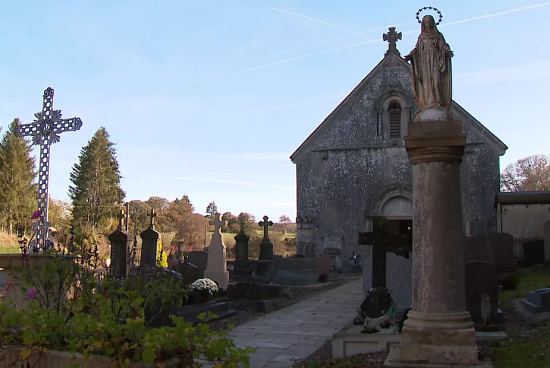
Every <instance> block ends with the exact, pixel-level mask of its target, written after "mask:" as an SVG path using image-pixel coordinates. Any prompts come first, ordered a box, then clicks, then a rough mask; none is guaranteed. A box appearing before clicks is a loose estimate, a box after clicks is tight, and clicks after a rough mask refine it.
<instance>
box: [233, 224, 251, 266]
mask: <svg viewBox="0 0 550 368" xmlns="http://www.w3.org/2000/svg"><path fill="white" fill-rule="evenodd" d="M234 239H235V261H248V241H249V240H250V237H249V236H248V235H246V234H245V232H244V229H243V227H242V225H241V231H239V233H238V234H237V235H235V237H234Z"/></svg>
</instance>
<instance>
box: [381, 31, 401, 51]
mask: <svg viewBox="0 0 550 368" xmlns="http://www.w3.org/2000/svg"><path fill="white" fill-rule="evenodd" d="M388 30H389V32H388V33H383V34H382V39H383V40H384V41H388V51H386V53H385V54H384V55H385V56H387V55H388V54H389V53H390V52H392V53H394V54H396V55H399V56H401V53H399V50H398V49H397V46H396V43H397V41H398V40H400V39H401V37H402V35H401V32H399V33H398V32H395V27H390V28H388Z"/></svg>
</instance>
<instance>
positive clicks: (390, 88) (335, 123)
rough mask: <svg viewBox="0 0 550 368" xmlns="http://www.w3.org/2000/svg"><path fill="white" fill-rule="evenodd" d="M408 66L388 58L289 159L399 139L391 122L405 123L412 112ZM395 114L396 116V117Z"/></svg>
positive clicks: (396, 130)
mask: <svg viewBox="0 0 550 368" xmlns="http://www.w3.org/2000/svg"><path fill="white" fill-rule="evenodd" d="M409 73H410V71H409V66H408V64H407V63H405V61H403V59H402V58H401V57H400V56H397V55H396V54H393V53H390V54H388V55H387V56H386V57H385V58H384V59H383V60H382V61H381V62H380V63H379V64H378V65H377V66H376V67H375V68H374V69H373V70H372V71H371V72H370V73H369V74H368V75H367V76H366V77H365V78H364V79H363V80H362V81H361V82H360V83H359V84H358V85H357V87H355V88H354V89H353V91H351V93H350V94H349V95H348V96H346V98H345V99H344V100H343V101H342V102H341V103H340V104H339V105H338V106H337V107H336V108H335V109H334V111H332V113H330V114H329V115H328V116H327V118H326V119H325V120H324V121H323V122H322V123H321V124H320V125H319V126H318V127H317V129H315V131H313V133H311V134H310V136H309V137H308V138H307V139H306V140H305V141H304V142H303V143H302V145H301V146H300V147H299V148H298V149H297V150H296V151H295V152H294V153H293V154H292V156H291V157H290V158H291V160H292V161H293V162H296V160H297V159H298V158H299V157H300V155H301V154H302V153H304V152H308V151H312V150H319V151H322V150H326V149H331V150H334V149H356V148H364V147H365V146H374V145H377V146H380V145H384V144H388V140H390V138H392V137H393V138H397V135H398V133H400V134H399V135H400V136H399V137H398V138H399V140H400V139H401V137H402V136H403V133H405V132H402V131H400V128H399V127H396V124H395V123H394V124H393V127H391V126H390V124H389V123H390V121H389V120H390V116H389V115H390V111H391V110H393V111H391V113H392V115H393V121H394V122H395V121H396V120H398V121H401V120H409V119H410V117H411V113H412V111H413V105H412V104H413V102H412V87H411V83H410V76H409ZM392 103H393V104H392ZM396 110H400V111H398V113H399V115H398V114H397V111H396Z"/></svg>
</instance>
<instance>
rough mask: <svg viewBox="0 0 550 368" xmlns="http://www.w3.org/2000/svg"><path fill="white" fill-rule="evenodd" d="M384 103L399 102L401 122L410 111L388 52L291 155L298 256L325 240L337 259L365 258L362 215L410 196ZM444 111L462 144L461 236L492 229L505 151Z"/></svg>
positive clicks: (404, 69) (405, 85) (407, 91)
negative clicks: (457, 126)
mask: <svg viewBox="0 0 550 368" xmlns="http://www.w3.org/2000/svg"><path fill="white" fill-rule="evenodd" d="M391 99H396V100H398V101H399V102H400V103H401V105H402V107H403V112H402V123H403V124H405V125H406V124H407V123H408V122H409V121H410V120H412V112H413V111H414V106H413V97H412V88H411V83H410V76H409V66H408V65H407V64H406V63H404V62H403V61H402V59H401V58H399V57H397V56H395V55H393V54H390V55H389V56H387V57H386V58H385V59H384V60H383V61H382V62H381V63H380V64H379V65H378V66H377V67H376V68H375V69H374V70H373V71H372V72H371V73H370V74H369V75H368V76H367V77H366V78H365V79H364V80H363V81H362V82H361V83H360V84H359V85H358V86H357V88H355V89H354V90H353V91H352V92H351V94H350V95H349V96H348V97H347V98H346V99H345V100H344V101H343V102H342V103H341V104H340V105H339V106H338V107H337V108H336V109H335V110H334V112H333V113H331V114H330V115H329V117H328V118H327V119H326V120H325V121H324V122H323V123H322V124H321V125H320V126H319V127H318V128H317V129H316V130H315V132H314V133H312V135H311V136H310V137H309V138H308V139H307V140H306V141H305V142H304V143H303V144H302V146H301V147H300V148H299V149H298V150H297V151H296V152H295V153H294V154H293V156H292V159H293V161H294V162H295V164H296V183H297V212H298V213H297V221H298V222H299V223H302V228H304V229H307V231H303V234H301V231H300V224H299V225H298V239H297V243H298V250H299V251H300V250H302V249H304V250H305V249H308V252H307V253H310V254H319V253H321V252H322V250H323V247H324V246H325V245H326V243H327V241H328V242H330V243H333V241H332V240H330V239H335V238H339V239H341V248H342V254H343V256H344V257H349V256H351V254H352V252H357V253H359V254H361V255H362V256H363V257H367V258H368V257H369V252H367V249H366V247H365V246H360V245H359V244H358V243H359V239H358V235H359V233H360V232H368V231H371V228H370V218H371V217H372V216H379V215H380V213H379V212H380V207H381V203H382V201H383V200H384V199H385V198H387V197H388V195H389V194H391V193H393V194H395V195H403V196H408V197H410V196H411V193H412V173H411V165H410V163H409V159H408V156H407V153H406V151H405V148H404V144H403V140H402V138H397V139H396V138H390V136H389V127H388V124H387V119H386V118H385V110H384V107H385V106H386V105H387V101H388V100H391ZM452 111H453V115H455V117H456V118H457V119H458V120H461V121H463V122H464V132H465V135H466V139H467V147H466V154H465V156H464V162H463V164H462V165H461V174H462V183H461V186H462V201H463V217H464V218H463V222H464V228H465V230H466V232H467V233H468V234H469V235H480V234H482V233H491V232H495V231H496V211H495V207H494V200H495V196H496V194H497V193H498V190H499V172H500V170H499V155H501V154H503V152H504V149H505V146H504V145H503V144H502V142H500V144H501V146H498V143H497V144H495V142H494V141H495V140H496V138H494V136H492V134H491V133H490V132H488V131H487V130H486V129H485V128H484V127H483V126H482V125H481V124H479V123H478V122H477V121H475V119H474V118H473V117H471V116H470V115H469V114H468V113H467V112H466V111H465V110H463V109H462V108H461V107H460V106H458V105H456V104H455V105H453V110H452ZM404 130H406V129H402V132H403V131H404ZM502 147H504V148H502ZM306 232H307V234H306ZM306 243H307V244H306ZM302 254H305V253H302Z"/></svg>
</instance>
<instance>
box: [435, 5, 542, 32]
mask: <svg viewBox="0 0 550 368" xmlns="http://www.w3.org/2000/svg"><path fill="white" fill-rule="evenodd" d="M548 5H550V1H547V2H544V3H538V4H533V5H527V6H522V7H521V8H514V9H508V10H503V11H500V12H496V13H491V14H485V15H479V16H477V17H470V18H464V19H460V20H455V21H452V22H448V23H444V24H442V25H441V26H439V27H446V26H454V25H456V24H462V23H468V22H473V21H476V20H480V19H487V18H493V17H499V16H501V15H508V14H512V13H519V12H522V11H525V10H531V9H536V8H542V7H544V6H548Z"/></svg>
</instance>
